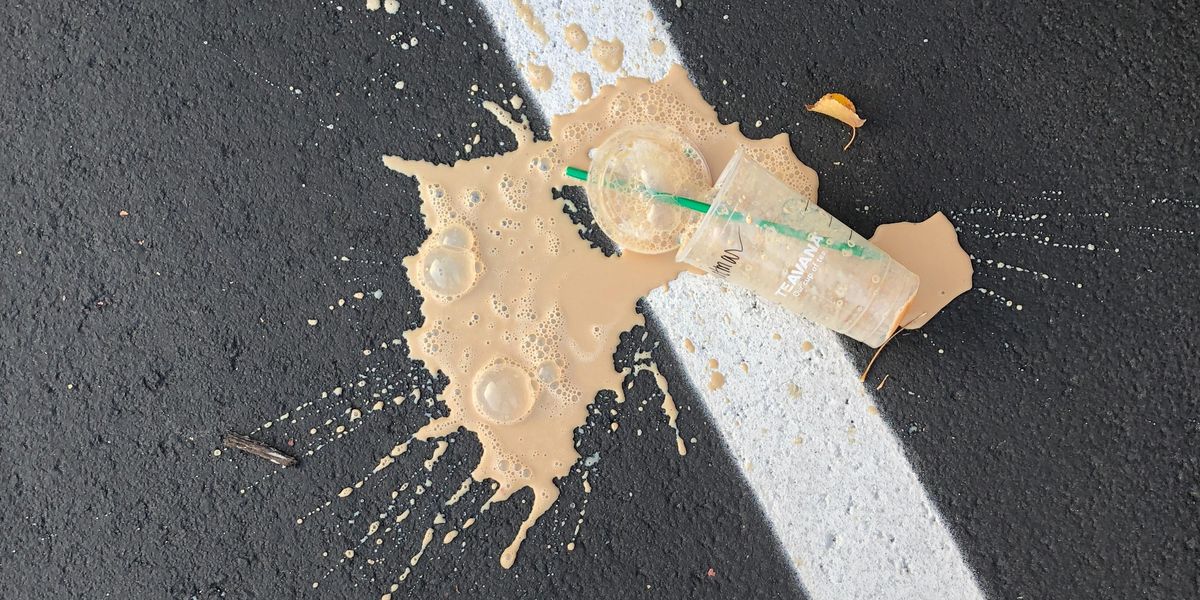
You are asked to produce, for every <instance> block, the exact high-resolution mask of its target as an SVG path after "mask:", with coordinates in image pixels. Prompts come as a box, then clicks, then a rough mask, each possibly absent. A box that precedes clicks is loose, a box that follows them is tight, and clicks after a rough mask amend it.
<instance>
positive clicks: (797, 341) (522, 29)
mask: <svg viewBox="0 0 1200 600" xmlns="http://www.w3.org/2000/svg"><path fill="white" fill-rule="evenodd" d="M481 2H482V4H483V6H484V8H485V9H486V10H487V12H488V13H489V15H490V17H491V18H492V21H493V23H494V24H495V26H496V28H497V29H498V30H499V33H500V37H502V38H503V39H504V40H505V41H506V42H505V43H506V51H507V53H508V55H509V57H510V58H511V59H512V61H513V63H514V64H516V65H517V67H518V68H519V69H521V71H522V73H526V70H525V65H526V64H527V63H529V62H530V61H533V62H534V63H536V64H544V65H549V66H551V68H552V69H553V70H554V73H555V79H554V83H553V84H552V85H551V86H550V88H549V89H548V90H546V91H543V92H539V91H536V90H532V89H530V90H529V92H528V93H530V94H532V97H531V98H530V100H532V101H534V102H535V103H536V104H537V105H538V106H539V107H540V108H541V109H542V110H543V111H544V112H546V113H547V114H558V113H562V112H568V111H570V110H571V109H572V108H573V107H574V106H575V104H576V102H575V101H574V99H572V98H571V95H570V93H569V89H568V87H567V79H568V78H569V76H570V74H571V73H573V72H575V71H581V72H586V73H589V74H590V75H591V76H592V80H593V82H594V83H595V85H596V87H597V88H598V87H599V86H600V85H601V84H605V83H612V82H613V81H614V80H615V78H616V75H615V74H610V73H605V72H603V71H602V70H601V69H600V68H599V67H598V65H597V64H596V63H595V62H594V61H593V60H592V59H591V57H590V55H589V54H587V53H581V52H575V51H574V50H572V49H571V48H569V47H568V46H567V45H566V43H565V41H564V39H563V36H562V31H563V28H564V27H566V26H567V25H569V24H571V23H579V24H580V25H582V26H583V28H584V30H586V31H587V33H588V35H589V36H590V37H591V38H592V39H593V40H594V39H596V38H597V37H599V38H602V39H610V38H614V37H615V38H619V39H621V40H622V41H623V42H624V44H625V49H626V59H625V61H624V69H623V71H624V73H627V74H629V75H636V76H640V77H651V78H657V77H660V76H662V75H663V74H665V73H666V70H667V67H668V66H669V65H670V64H671V63H673V62H679V61H680V59H679V55H678V53H677V51H676V49H675V47H674V45H673V44H671V42H670V38H669V36H668V35H667V32H666V28H665V26H664V24H663V23H662V21H660V20H659V19H658V18H657V16H654V15H652V17H653V18H652V19H647V18H646V15H647V12H648V11H651V7H650V6H649V5H648V4H647V3H646V2H643V1H638V0H633V1H629V2H622V3H620V6H619V7H617V6H612V5H613V4H617V3H603V4H593V3H592V2H584V1H579V0H572V1H561V2H555V1H549V0H547V1H544V2H538V1H533V2H530V3H529V4H530V5H531V6H532V8H533V11H534V12H535V14H536V15H537V17H538V18H539V19H540V20H541V21H542V23H543V24H544V26H545V30H546V33H547V34H548V36H549V38H550V40H549V43H547V44H544V45H543V44H542V43H541V42H540V41H539V40H538V39H537V37H535V36H534V35H533V34H532V33H530V32H529V30H528V29H527V27H526V25H525V23H524V22H523V21H522V20H521V17H520V15H519V13H518V10H517V9H516V8H514V4H513V3H512V2H510V1H509V0H481ZM652 39H659V40H661V41H663V42H664V43H665V45H666V51H665V52H664V53H663V54H662V55H661V56H656V55H654V54H653V53H652V52H650V50H649V48H650V42H651V40H652ZM526 76H527V75H526ZM810 95H811V96H813V97H816V96H818V95H820V90H813V94H810ZM743 116H746V117H749V115H743ZM648 300H649V304H650V306H651V307H652V310H653V312H654V314H655V315H656V316H657V318H658V320H659V321H660V322H661V323H662V324H663V326H664V327H665V328H666V330H667V332H668V337H669V339H670V341H671V342H672V343H673V345H674V346H675V348H676V350H677V354H678V355H679V356H680V359H681V363H682V364H683V366H684V368H685V369H686V371H687V373H688V377H689V379H690V380H691V381H692V382H694V383H695V384H696V385H695V387H696V389H697V390H699V391H700V393H701V395H702V397H703V398H704V401H705V405H706V408H707V409H708V411H709V412H710V413H711V414H712V417H713V419H714V422H715V424H716V426H717V427H718V429H719V430H720V431H721V434H722V436H723V437H724V439H725V442H726V443H727V444H728V446H729V450H730V452H731V454H732V455H733V457H734V459H735V460H736V461H737V462H738V463H739V464H740V465H741V467H742V472H743V474H744V476H745V477H746V480H747V482H748V483H749V485H750V487H751V489H753V490H754V493H755V494H756V496H757V497H758V499H759V502H760V503H761V504H762V506H763V509H764V512H765V513H766V514H767V516H768V517H769V518H770V519H771V522H772V524H773V526H774V531H775V533H776V535H777V536H778V537H779V542H780V543H781V544H782V545H783V548H784V550H785V552H786V553H787V554H788V555H789V556H790V557H791V558H792V561H793V564H794V565H795V567H796V572H797V574H798V575H799V579H800V581H801V582H802V584H803V586H804V588H805V589H806V590H807V592H808V593H809V595H810V596H811V597H812V598H813V599H814V600H829V599H834V598H854V599H858V600H873V599H884V598H887V599H889V600H891V599H898V598H899V599H906V598H913V599H916V598H954V599H956V600H957V599H962V600H970V599H975V598H983V594H982V593H981V592H980V590H979V587H978V585H977V584H976V582H975V580H974V578H973V576H972V574H971V572H970V570H969V569H968V568H967V566H966V563H965V562H964V561H963V559H962V555H961V553H960V552H959V551H958V548H957V546H956V545H955V543H954V540H953V538H952V537H951V535H950V533H949V531H948V530H947V528H946V526H945V524H944V523H943V522H942V521H941V517H940V516H939V515H938V513H937V510H936V509H935V508H934V506H933V505H932V503H931V502H930V501H929V499H928V497H927V496H926V494H925V490H924V488H922V486H921V483H920V481H918V479H917V476H916V474H915V473H914V472H913V470H912V467H911V466H910V465H909V463H908V461H907V459H906V458H905V457H904V454H903V451H902V449H901V447H900V445H899V443H898V441H897V440H896V438H895V436H894V435H893V434H892V432H891V431H890V430H889V429H888V427H887V425H886V424H885V423H884V422H883V420H882V419H881V418H880V417H879V416H878V415H877V414H873V412H872V411H869V408H870V406H871V405H872V401H871V397H870V395H869V394H867V393H866V392H865V391H864V390H863V389H862V386H860V385H859V384H858V373H857V372H856V369H855V367H854V365H853V363H852V361H851V359H850V357H849V356H848V355H847V354H846V353H845V352H844V351H843V350H842V347H841V342H840V341H839V339H838V338H837V336H836V335H834V334H832V333H830V332H829V331H826V330H824V329H822V328H820V327H817V326H815V325H812V324H810V323H808V322H806V321H803V320H802V319H799V318H798V317H795V316H793V315H791V314H788V313H787V312H785V311H784V310H782V309H780V308H778V307H776V306H773V305H767V304H766V303H759V304H760V305H759V306H758V307H757V308H754V307H753V304H754V301H753V298H752V297H751V296H750V295H749V294H748V293H744V292H739V291H734V290H728V291H726V290H723V288H722V286H721V285H720V283H719V282H717V281H715V280H712V279H709V278H704V277H697V276H692V275H684V276H683V277H682V278H681V279H680V280H679V281H678V282H676V283H673V284H672V285H671V291H670V292H669V293H663V292H662V291H655V292H654V293H652V294H651V295H650V297H649V299H648ZM697 306H703V307H705V310H704V311H702V312H703V314H698V312H699V311H696V309H695V307H697ZM725 315H728V321H726V320H725V318H724V316H725ZM774 332H778V333H780V334H781V338H782V339H780V340H774V339H772V335H771V334H772V333H774ZM684 338H688V339H691V340H692V341H693V342H694V343H695V346H696V352H695V353H689V352H686V351H684V350H682V348H681V347H680V345H681V342H682V340H683V339H684ZM803 341H810V342H812V344H813V346H814V349H813V350H811V351H809V352H805V351H803V350H802V348H801V342H803ZM710 358H715V359H716V360H717V361H718V362H719V364H720V370H721V371H722V372H723V373H725V374H726V375H727V381H726V384H725V386H724V387H723V388H721V389H720V390H717V391H707V390H706V385H705V384H706V382H707V381H708V378H709V374H710V370H709V368H708V365H707V362H708V359H710ZM742 362H745V363H747V364H748V368H749V374H743V373H742V372H741V370H740V369H739V367H738V365H739V364H740V363H742ZM792 384H794V385H795V386H797V387H798V388H799V394H800V395H799V397H793V394H792V393H790V392H791V390H790V385H792Z"/></svg>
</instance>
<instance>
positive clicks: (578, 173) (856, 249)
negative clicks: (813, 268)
mask: <svg viewBox="0 0 1200 600" xmlns="http://www.w3.org/2000/svg"><path fill="white" fill-rule="evenodd" d="M567 177H570V178H572V179H578V180H579V181H587V180H588V172H587V171H584V170H583V169H577V168H575V167H567ZM646 191H647V192H649V193H650V195H651V196H653V197H654V199H655V200H657V201H659V202H664V203H666V204H673V205H675V206H678V207H681V208H686V209H688V210H694V211H696V212H698V213H708V211H709V209H711V208H712V205H711V204H707V203H704V202H701V201H699V200H693V199H691V198H685V197H683V196H676V195H674V194H668V193H666V192H659V191H655V190H646ZM745 219H746V216H745V215H743V214H741V213H738V212H734V213H731V214H730V215H729V220H731V221H744V220H745ZM752 222H753V223H754V224H755V225H757V226H759V227H761V228H763V229H770V230H773V231H776V232H778V233H781V234H783V235H786V236H788V237H792V238H796V239H800V240H807V239H809V238H808V232H806V231H800V230H799V229H793V228H791V227H788V226H787V225H784V224H782V223H775V222H773V221H764V220H761V219H754V220H753V221H752ZM824 239H825V241H824V242H822V244H821V245H822V246H825V247H826V248H830V249H832V250H838V251H842V252H845V251H847V250H848V251H850V252H851V253H852V254H853V255H854V256H857V257H859V258H862V257H863V254H864V253H865V252H866V248H865V247H863V246H862V245H860V244H855V243H852V242H848V241H847V242H834V241H831V240H830V239H829V238H824Z"/></svg>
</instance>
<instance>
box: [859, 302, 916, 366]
mask: <svg viewBox="0 0 1200 600" xmlns="http://www.w3.org/2000/svg"><path fill="white" fill-rule="evenodd" d="M923 316H925V313H921V314H919V315H917V316H915V317H913V318H911V319H909V320H908V322H907V323H905V324H903V325H901V326H899V327H897V328H896V331H894V332H892V335H889V336H888V338H887V339H886V340H883V343H882V344H880V345H879V349H878V350H876V351H875V356H872V357H871V362H869V363H867V368H865V369H863V372H862V375H861V376H860V377H859V378H858V381H859V382H860V383H861V382H864V381H866V380H867V373H870V372H871V365H874V364H875V359H877V358H879V353H880V352H883V349H884V348H887V345H888V343H889V342H891V341H892V339H893V338H895V337H896V336H898V335H900V332H901V331H904V328H905V327H908V326H909V325H911V324H912V323H913V322H915V321H916V320H917V319H920V318H921V317H923Z"/></svg>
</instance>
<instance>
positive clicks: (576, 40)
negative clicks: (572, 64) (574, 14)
mask: <svg viewBox="0 0 1200 600" xmlns="http://www.w3.org/2000/svg"><path fill="white" fill-rule="evenodd" d="M563 39H564V40H565V41H566V42H567V47H569V48H570V49H572V50H574V51H576V52H583V50H584V49H585V48H587V47H588V35H587V32H585V31H584V30H583V27H582V26H580V25H579V23H571V24H570V25H567V26H566V27H564V28H563Z"/></svg>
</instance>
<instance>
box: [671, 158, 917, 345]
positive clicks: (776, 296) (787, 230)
mask: <svg viewBox="0 0 1200 600" xmlns="http://www.w3.org/2000/svg"><path fill="white" fill-rule="evenodd" d="M707 201H708V202H709V203H710V204H711V205H712V206H711V208H710V209H709V211H708V213H707V214H706V215H704V218H703V219H701V220H700V222H699V224H698V225H697V226H696V229H695V231H693V232H692V234H691V237H690V238H688V239H687V240H686V241H685V242H684V243H683V246H682V247H681V248H680V249H679V252H678V254H677V255H676V258H677V259H678V260H680V261H682V262H686V263H688V264H690V265H692V266H695V267H698V268H700V269H703V270H704V271H706V272H708V273H710V274H712V275H715V276H716V277H719V278H722V279H726V280H728V281H730V282H732V283H735V284H738V285H741V286H743V287H746V288H749V289H751V290H753V291H754V292H757V293H758V294H759V295H761V296H762V297H763V298H767V299H770V300H772V301H775V302H777V303H779V304H782V305H783V306H784V307H786V308H787V309H789V310H791V311H793V312H795V313H798V314H800V315H802V316H804V317H806V318H808V319H810V320H812V321H814V322H816V323H818V324H820V325H823V326H825V327H828V328H830V329H832V330H834V331H837V332H839V333H842V334H845V335H848V336H850V337H852V338H854V339H856V340H858V341H860V342H863V343H864V344H867V345H869V346H871V347H874V348H877V347H879V346H880V345H881V344H883V342H884V341H886V340H887V337H888V336H889V335H890V334H891V332H892V331H893V330H895V328H896V327H898V326H899V325H900V324H901V323H900V319H901V318H902V317H903V316H904V311H905V309H907V308H908V305H909V303H911V302H912V299H913V297H914V296H915V295H916V293H917V286H918V284H919V283H920V281H919V279H918V278H917V276H916V275H914V274H913V273H912V272H911V271H909V270H908V269H906V268H904V266H903V265H901V264H900V263H898V262H896V261H895V260H893V259H892V258H891V257H890V256H888V255H887V253H885V252H883V251H882V250H880V249H879V248H877V247H876V246H875V245H874V244H872V243H871V242H869V241H867V240H866V239H864V238H862V237H861V236H859V235H858V234H856V233H854V231H853V230H851V229H850V228H849V227H846V226H845V225H843V224H842V223H841V222H840V221H838V220H837V219H834V218H833V217H832V216H831V215H830V214H829V213H827V212H825V211H824V210H821V209H820V208H819V207H817V206H816V205H815V204H812V203H811V202H808V201H807V200H806V199H805V198H804V197H803V196H802V195H801V194H800V193H799V192H797V191H795V190H793V189H792V188H790V187H788V185H787V184H785V183H783V182H782V181H780V180H778V179H776V178H775V176H774V175H772V174H771V173H770V172H769V171H767V169H766V168H764V167H763V166H762V165H759V164H758V163H756V162H754V161H753V160H751V159H749V158H747V157H746V156H745V155H744V153H743V152H742V151H741V150H738V151H737V153H736V154H734V156H733V159H732V160H730V161H729V164H728V166H726V167H725V171H724V172H722V173H721V176H720V178H719V179H718V180H717V184H716V187H714V188H713V189H712V191H711V192H710V195H709V196H708V198H707Z"/></svg>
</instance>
